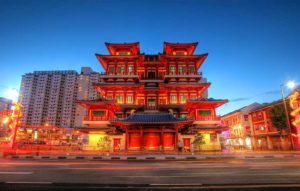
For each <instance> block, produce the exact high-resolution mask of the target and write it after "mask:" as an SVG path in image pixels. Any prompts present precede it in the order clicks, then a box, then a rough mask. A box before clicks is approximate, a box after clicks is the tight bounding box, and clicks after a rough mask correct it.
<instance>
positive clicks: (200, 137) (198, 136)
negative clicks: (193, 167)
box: [192, 133, 205, 150]
mask: <svg viewBox="0 0 300 191" xmlns="http://www.w3.org/2000/svg"><path fill="white" fill-rule="evenodd" d="M192 144H193V145H194V147H195V148H197V150H200V147H201V145H204V144H205V140H204V136H203V135H202V134H201V133H197V134H196V136H195V139H194V141H193V142H192Z"/></svg>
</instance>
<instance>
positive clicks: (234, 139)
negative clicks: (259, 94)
mask: <svg viewBox="0 0 300 191" xmlns="http://www.w3.org/2000/svg"><path fill="white" fill-rule="evenodd" d="M260 105H261V104H259V103H253V104H250V105H248V106H245V107H242V108H240V109H238V110H235V111H232V112H230V113H228V114H226V115H223V116H222V118H221V120H222V123H223V124H224V125H226V126H227V127H229V134H228V137H227V140H226V145H227V146H229V147H231V148H233V149H252V144H251V128H250V117H249V112H250V111H251V110H253V109H255V108H258V107H259V106H260Z"/></svg>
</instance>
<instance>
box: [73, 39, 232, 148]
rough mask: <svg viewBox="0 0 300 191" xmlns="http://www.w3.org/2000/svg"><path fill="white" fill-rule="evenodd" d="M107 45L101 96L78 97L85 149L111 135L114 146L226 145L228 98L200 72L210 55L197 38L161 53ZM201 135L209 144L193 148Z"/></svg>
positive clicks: (134, 46)
mask: <svg viewBox="0 0 300 191" xmlns="http://www.w3.org/2000/svg"><path fill="white" fill-rule="evenodd" d="M106 46H107V49H108V51H109V55H100V54H96V57H97V59H98V60H99V62H100V63H101V65H102V67H103V68H104V70H105V73H103V74H101V77H100V78H101V82H100V83H94V87H95V89H96V90H97V92H99V93H100V98H98V99H93V100H86V99H85V100H78V104H80V105H81V106H82V107H84V108H86V110H87V115H86V116H85V118H84V120H83V124H84V126H85V127H82V128H78V130H79V131H80V132H81V133H82V134H83V140H84V142H85V149H98V148H97V147H99V145H103V141H105V140H106V141H107V140H108V141H109V144H110V147H111V149H113V150H114V151H118V150H125V151H144V150H156V151H157V150H159V151H174V150H177V149H184V150H186V151H188V150H197V149H198V150H199V149H201V150H221V142H222V134H221V132H222V131H224V130H226V127H224V126H222V124H221V118H220V117H219V116H217V115H216V108H217V107H219V106H221V105H223V104H224V103H226V102H227V100H217V99H212V98H208V97H207V89H208V87H209V86H210V83H208V82H206V79H205V78H203V76H202V73H199V72H198V70H199V68H200V67H201V65H202V63H203V62H204V60H205V58H206V57H207V54H200V55H195V54H194V51H195V49H196V46H197V43H187V44H184V43H166V42H165V43H164V49H163V53H162V54H157V55H146V54H141V53H140V49H139V43H130V44H127V43H125V44H112V43H106ZM198 134H201V139H203V141H202V142H204V144H201V145H199V146H196V148H193V147H194V144H192V143H193V142H194V140H195V139H197V138H196V137H199V136H196V135H198Z"/></svg>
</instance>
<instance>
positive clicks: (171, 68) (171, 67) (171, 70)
mask: <svg viewBox="0 0 300 191" xmlns="http://www.w3.org/2000/svg"><path fill="white" fill-rule="evenodd" d="M175 70H176V69H175V66H174V65H173V66H170V73H171V74H175Z"/></svg>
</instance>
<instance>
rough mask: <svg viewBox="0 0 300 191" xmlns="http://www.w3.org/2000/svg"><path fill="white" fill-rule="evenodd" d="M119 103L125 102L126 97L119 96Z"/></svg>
mask: <svg viewBox="0 0 300 191" xmlns="http://www.w3.org/2000/svg"><path fill="white" fill-rule="evenodd" d="M117 103H124V97H123V96H122V95H118V96H117Z"/></svg>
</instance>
